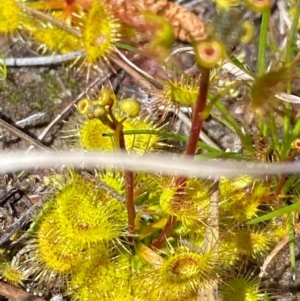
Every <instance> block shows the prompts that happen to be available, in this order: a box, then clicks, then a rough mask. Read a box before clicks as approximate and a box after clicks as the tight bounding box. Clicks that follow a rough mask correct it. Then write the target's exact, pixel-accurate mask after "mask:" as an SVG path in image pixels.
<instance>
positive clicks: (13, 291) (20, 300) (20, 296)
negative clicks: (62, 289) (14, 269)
mask: <svg viewBox="0 0 300 301" xmlns="http://www.w3.org/2000/svg"><path fill="white" fill-rule="evenodd" d="M0 295H2V296H4V297H7V298H9V299H10V300H16V301H45V299H42V298H39V297H36V296H34V295H31V294H28V293H26V292H25V291H23V290H21V289H19V288H15V287H13V286H10V285H8V284H5V283H3V282H0Z"/></svg>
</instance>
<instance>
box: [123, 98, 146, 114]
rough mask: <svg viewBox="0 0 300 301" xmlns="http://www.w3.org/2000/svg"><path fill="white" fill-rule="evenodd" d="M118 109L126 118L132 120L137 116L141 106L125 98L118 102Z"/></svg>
mask: <svg viewBox="0 0 300 301" xmlns="http://www.w3.org/2000/svg"><path fill="white" fill-rule="evenodd" d="M119 108H120V110H121V111H122V112H123V113H125V114H126V115H127V116H128V117H131V118H134V117H136V116H138V115H139V113H140V109H141V106H140V104H139V102H138V101H136V100H134V99H132V98H127V99H123V100H122V101H121V102H120V105H119Z"/></svg>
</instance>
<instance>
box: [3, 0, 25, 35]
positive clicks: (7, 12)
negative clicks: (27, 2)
mask: <svg viewBox="0 0 300 301" xmlns="http://www.w3.org/2000/svg"><path fill="white" fill-rule="evenodd" d="M18 2H20V1H17V0H2V1H0V34H8V33H11V32H13V31H15V30H16V29H18V28H19V26H20V25H21V23H22V19H23V17H24V16H25V15H24V12H23V11H22V9H21V7H20V6H19V5H18Z"/></svg>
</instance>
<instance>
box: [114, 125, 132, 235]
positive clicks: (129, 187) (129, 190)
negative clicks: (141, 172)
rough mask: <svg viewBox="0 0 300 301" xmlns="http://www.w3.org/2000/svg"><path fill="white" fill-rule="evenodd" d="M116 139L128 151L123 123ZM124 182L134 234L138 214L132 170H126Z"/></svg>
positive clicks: (129, 220) (129, 223)
mask: <svg viewBox="0 0 300 301" xmlns="http://www.w3.org/2000/svg"><path fill="white" fill-rule="evenodd" d="M116 138H117V139H118V140H119V145H120V149H121V150H125V151H126V145H125V138H124V132H123V124H122V121H121V122H119V123H118V125H117V127H116ZM124 182H125V204H126V208H127V215H128V230H129V232H130V233H134V222H135V217H136V212H135V207H134V192H133V188H134V186H133V185H134V184H133V171H132V170H125V176H124Z"/></svg>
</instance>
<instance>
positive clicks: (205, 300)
mask: <svg viewBox="0 0 300 301" xmlns="http://www.w3.org/2000/svg"><path fill="white" fill-rule="evenodd" d="M219 194H220V189H219V178H218V177H216V178H215V180H214V183H213V187H212V195H211V198H210V204H209V207H210V208H209V212H210V213H209V220H208V223H207V227H206V233H205V239H204V247H203V251H204V253H209V252H211V251H212V250H213V249H214V251H215V252H216V254H217V252H218V241H219V236H220V231H219V222H220V216H219ZM217 300H219V299H218V282H217V281H215V282H214V283H213V284H212V285H211V286H208V287H207V288H205V289H203V288H202V289H200V288H199V289H198V301H217Z"/></svg>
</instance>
